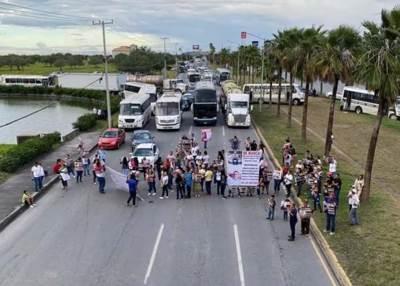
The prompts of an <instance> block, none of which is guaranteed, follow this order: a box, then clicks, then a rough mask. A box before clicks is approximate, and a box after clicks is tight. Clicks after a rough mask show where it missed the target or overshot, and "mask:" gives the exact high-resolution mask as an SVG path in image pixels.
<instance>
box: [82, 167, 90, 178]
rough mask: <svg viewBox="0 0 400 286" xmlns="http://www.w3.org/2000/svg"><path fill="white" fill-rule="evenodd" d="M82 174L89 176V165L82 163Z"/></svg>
mask: <svg viewBox="0 0 400 286" xmlns="http://www.w3.org/2000/svg"><path fill="white" fill-rule="evenodd" d="M83 175H84V176H90V165H89V164H87V165H83Z"/></svg>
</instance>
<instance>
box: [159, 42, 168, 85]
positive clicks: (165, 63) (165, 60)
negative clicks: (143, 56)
mask: <svg viewBox="0 0 400 286" xmlns="http://www.w3.org/2000/svg"><path fill="white" fill-rule="evenodd" d="M161 40H163V41H164V72H163V78H164V79H166V78H167V57H166V54H167V44H166V41H167V40H168V38H167V37H162V38H161Z"/></svg>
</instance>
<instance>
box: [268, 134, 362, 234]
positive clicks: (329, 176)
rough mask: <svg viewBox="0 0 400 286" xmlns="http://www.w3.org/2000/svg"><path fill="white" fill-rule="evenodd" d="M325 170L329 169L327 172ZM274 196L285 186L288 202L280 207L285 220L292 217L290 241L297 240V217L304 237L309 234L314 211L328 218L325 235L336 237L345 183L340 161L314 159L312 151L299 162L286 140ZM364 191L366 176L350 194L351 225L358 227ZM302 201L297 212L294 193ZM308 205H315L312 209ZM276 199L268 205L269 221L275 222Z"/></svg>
mask: <svg viewBox="0 0 400 286" xmlns="http://www.w3.org/2000/svg"><path fill="white" fill-rule="evenodd" d="M325 166H326V168H325ZM272 178H273V181H274V187H273V189H274V192H275V194H276V193H278V192H279V190H280V189H281V185H283V186H284V190H285V194H286V199H285V200H282V202H281V204H280V207H281V210H282V211H283V218H284V220H287V218H288V214H289V217H290V227H291V235H290V237H289V240H294V239H295V235H294V232H295V231H294V228H295V225H296V223H297V213H298V215H299V217H300V220H301V233H302V234H308V233H309V228H310V218H311V216H312V214H313V212H315V211H319V212H320V213H324V214H325V219H326V224H325V228H324V232H328V233H329V234H331V235H333V234H335V231H336V216H337V211H338V208H339V205H340V194H341V190H342V180H341V178H340V175H339V173H338V172H337V161H336V158H335V157H334V156H332V155H331V156H328V157H327V158H324V159H323V160H322V159H321V157H320V156H315V155H313V154H312V153H311V152H310V151H309V150H307V151H306V152H305V155H304V158H302V159H299V158H297V154H296V150H295V148H294V146H293V144H292V143H291V142H290V139H289V138H288V139H286V141H285V143H284V144H283V146H282V167H281V168H280V169H275V170H274V171H273V175H272ZM363 188H364V179H363V175H360V176H359V177H358V178H357V179H356V180H355V182H354V184H353V186H352V187H351V189H350V191H349V192H348V194H347V199H348V208H349V221H350V224H351V225H357V224H359V218H358V213H357V210H358V208H359V206H360V196H361V193H362V191H363ZM293 191H294V192H295V193H296V196H297V197H300V198H302V199H303V205H302V206H301V207H300V208H299V209H297V208H296V204H295V202H294V200H292V199H291V198H292V197H293V196H292V192H293ZM309 202H312V203H311V205H309ZM275 204H276V202H275V199H274V198H270V199H269V200H268V202H267V208H268V217H267V218H268V219H273V214H272V215H270V213H271V212H272V213H273V208H274V207H275Z"/></svg>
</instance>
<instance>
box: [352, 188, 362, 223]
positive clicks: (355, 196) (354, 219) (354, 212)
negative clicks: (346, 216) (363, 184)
mask: <svg viewBox="0 0 400 286" xmlns="http://www.w3.org/2000/svg"><path fill="white" fill-rule="evenodd" d="M359 206H360V199H359V197H358V194H357V190H356V189H355V188H352V190H351V194H350V197H349V207H351V209H350V223H351V225H357V224H358V215H357V209H358V207H359Z"/></svg>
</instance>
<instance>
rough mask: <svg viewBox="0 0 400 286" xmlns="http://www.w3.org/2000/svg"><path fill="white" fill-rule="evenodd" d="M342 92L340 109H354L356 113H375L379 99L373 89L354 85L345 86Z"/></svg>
mask: <svg viewBox="0 0 400 286" xmlns="http://www.w3.org/2000/svg"><path fill="white" fill-rule="evenodd" d="M342 94H343V97H342V100H341V102H340V110H345V111H355V112H356V113H357V114H361V113H368V114H372V115H376V114H377V113H378V107H379V101H378V97H377V96H375V95H374V92H373V91H369V90H366V89H361V88H358V87H354V86H345V87H344V88H343V92H342Z"/></svg>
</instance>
